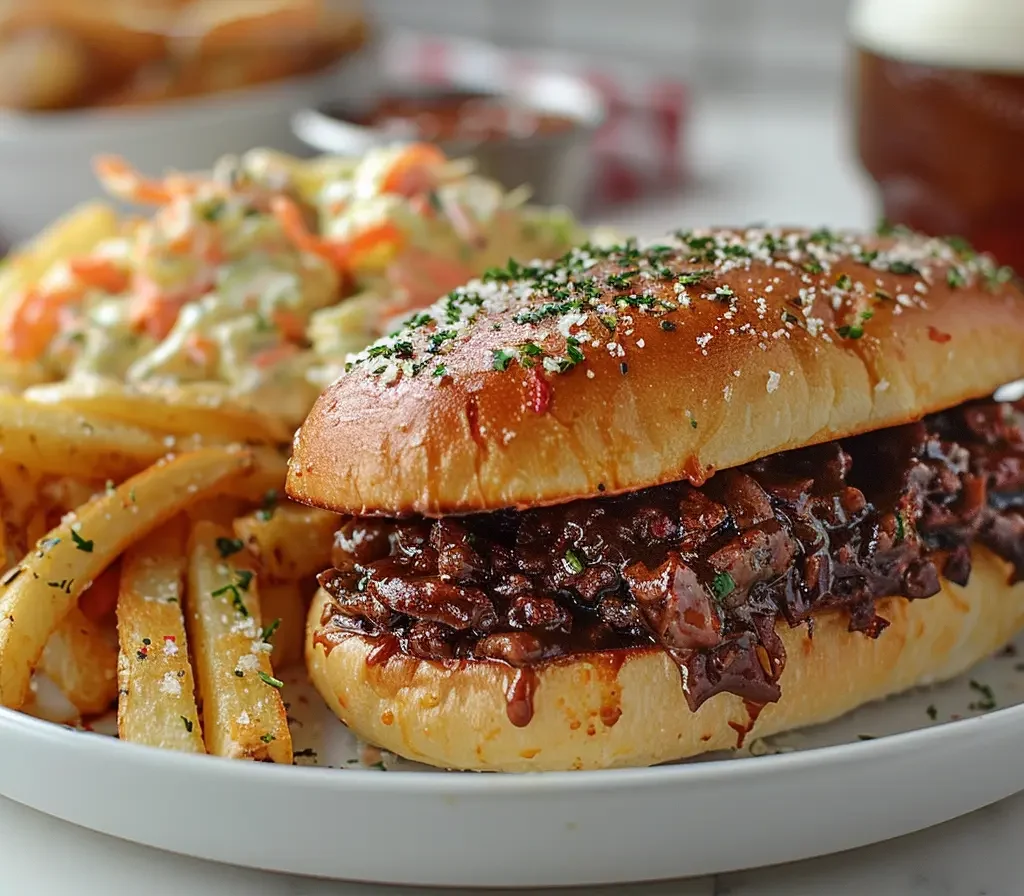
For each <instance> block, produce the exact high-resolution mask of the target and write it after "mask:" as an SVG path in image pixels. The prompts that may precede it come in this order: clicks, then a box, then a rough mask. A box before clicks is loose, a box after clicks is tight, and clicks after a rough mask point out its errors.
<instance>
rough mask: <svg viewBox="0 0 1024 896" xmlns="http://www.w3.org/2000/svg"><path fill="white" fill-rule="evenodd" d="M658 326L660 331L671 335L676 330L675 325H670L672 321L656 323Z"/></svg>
mask: <svg viewBox="0 0 1024 896" xmlns="http://www.w3.org/2000/svg"><path fill="white" fill-rule="evenodd" d="M658 326H659V327H661V329H663V330H664V331H665V332H666V333H671V332H672V331H673V330H674V329H675V328H676V325H675V324H674V323H672V321H670V320H663V321H660V322H659V323H658Z"/></svg>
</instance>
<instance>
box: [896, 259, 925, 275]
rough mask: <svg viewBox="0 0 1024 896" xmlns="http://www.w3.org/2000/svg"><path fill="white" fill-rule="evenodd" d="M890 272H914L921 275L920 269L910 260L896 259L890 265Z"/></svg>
mask: <svg viewBox="0 0 1024 896" xmlns="http://www.w3.org/2000/svg"><path fill="white" fill-rule="evenodd" d="M889 273H890V274H900V275H903V276H907V275H910V274H913V275H915V276H918V275H920V273H921V272H920V271H919V270H918V269H917V268H916V267H915V266H914V265H912V264H911V263H910V262H909V261H894V262H891V263H890V265H889Z"/></svg>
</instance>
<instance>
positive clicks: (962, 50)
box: [850, 0, 1024, 72]
mask: <svg viewBox="0 0 1024 896" xmlns="http://www.w3.org/2000/svg"><path fill="white" fill-rule="evenodd" d="M850 32H851V36H852V38H853V40H854V41H855V42H856V43H857V44H859V45H860V46H861V47H863V48H864V49H866V50H870V51H871V52H873V53H877V54H879V55H881V56H891V57H894V58H896V59H903V60H906V61H907V62H918V63H922V64H924V65H936V66H951V67H957V68H972V69H977V70H980V71H989V72H998V71H1003V72H1024V0H856V2H855V3H854V4H853V9H852V11H851V15H850Z"/></svg>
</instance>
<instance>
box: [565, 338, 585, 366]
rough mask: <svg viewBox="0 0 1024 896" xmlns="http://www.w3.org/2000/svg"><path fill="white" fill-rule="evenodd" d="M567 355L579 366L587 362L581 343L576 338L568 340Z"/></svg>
mask: <svg viewBox="0 0 1024 896" xmlns="http://www.w3.org/2000/svg"><path fill="white" fill-rule="evenodd" d="M565 354H566V356H567V357H568V358H569V360H570V361H572V363H573V364H579V363H581V362H582V361H585V360H586V355H584V354H583V352H582V350H581V349H580V341H579V340H578V339H577V338H576V337H575V336H569V337H567V338H566V340H565Z"/></svg>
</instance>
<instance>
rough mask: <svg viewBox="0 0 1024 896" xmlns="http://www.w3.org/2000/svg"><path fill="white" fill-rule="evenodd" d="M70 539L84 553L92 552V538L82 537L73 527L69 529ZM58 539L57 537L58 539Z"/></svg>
mask: <svg viewBox="0 0 1024 896" xmlns="http://www.w3.org/2000/svg"><path fill="white" fill-rule="evenodd" d="M71 540H72V541H73V542H74V543H75V547H76V548H78V550H80V551H84V552H85V553H86V554H91V553H92V547H93V545H92V540H91V539H86V538H82V536H81V535H79V534H78V533H77V532H76V531H75V530H74V529H72V530H71ZM58 541H59V539H58Z"/></svg>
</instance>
